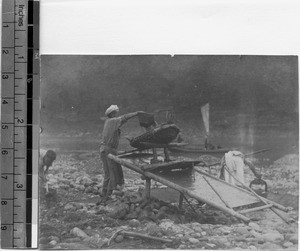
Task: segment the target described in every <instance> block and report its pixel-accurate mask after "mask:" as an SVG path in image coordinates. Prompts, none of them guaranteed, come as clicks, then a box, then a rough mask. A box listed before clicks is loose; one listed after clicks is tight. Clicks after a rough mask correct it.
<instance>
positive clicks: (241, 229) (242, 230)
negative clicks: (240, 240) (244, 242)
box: [235, 227, 249, 235]
mask: <svg viewBox="0 0 300 251" xmlns="http://www.w3.org/2000/svg"><path fill="white" fill-rule="evenodd" d="M235 231H236V232H237V233H238V234H240V235H249V231H248V229H247V228H246V227H237V229H236V230H235Z"/></svg>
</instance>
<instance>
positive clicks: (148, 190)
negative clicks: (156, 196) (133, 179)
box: [145, 177, 151, 200]
mask: <svg viewBox="0 0 300 251" xmlns="http://www.w3.org/2000/svg"><path fill="white" fill-rule="evenodd" d="M150 191H151V179H149V178H147V177H146V190H145V197H146V200H149V199H150Z"/></svg>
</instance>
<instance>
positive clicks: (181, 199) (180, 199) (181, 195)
mask: <svg viewBox="0 0 300 251" xmlns="http://www.w3.org/2000/svg"><path fill="white" fill-rule="evenodd" d="M182 202H183V194H182V193H179V203H178V208H179V210H181V209H182Z"/></svg>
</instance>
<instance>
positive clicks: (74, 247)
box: [53, 243, 91, 250]
mask: <svg viewBox="0 0 300 251" xmlns="http://www.w3.org/2000/svg"><path fill="white" fill-rule="evenodd" d="M56 247H57V248H56ZM53 249H54V250H56V249H68V250H78V249H84V250H89V249H91V248H90V247H89V246H88V245H85V244H83V243H59V245H57V246H55V247H54V248H53Z"/></svg>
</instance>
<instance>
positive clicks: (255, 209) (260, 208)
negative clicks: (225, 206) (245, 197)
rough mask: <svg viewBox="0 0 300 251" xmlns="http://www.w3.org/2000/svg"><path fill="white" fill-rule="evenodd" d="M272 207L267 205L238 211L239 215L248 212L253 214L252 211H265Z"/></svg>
mask: <svg viewBox="0 0 300 251" xmlns="http://www.w3.org/2000/svg"><path fill="white" fill-rule="evenodd" d="M272 206H273V205H272V204H268V205H264V206H260V207H253V208H248V209H244V210H240V211H239V213H241V214H245V213H250V212H254V211H259V210H263V209H267V208H270V207H272Z"/></svg>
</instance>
